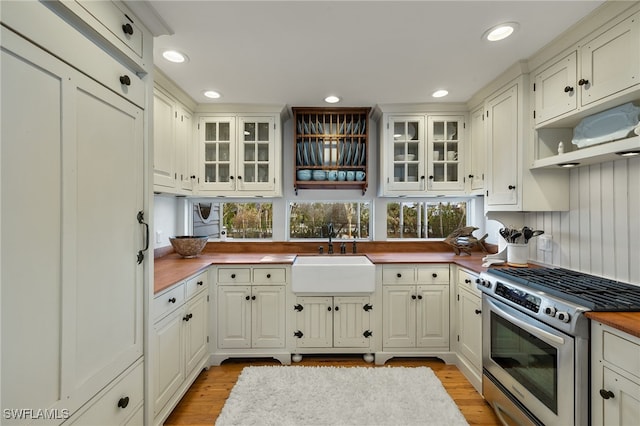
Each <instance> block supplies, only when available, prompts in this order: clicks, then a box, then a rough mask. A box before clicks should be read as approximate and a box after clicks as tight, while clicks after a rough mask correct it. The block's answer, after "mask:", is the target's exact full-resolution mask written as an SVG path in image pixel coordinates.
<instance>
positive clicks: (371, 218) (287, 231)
mask: <svg viewBox="0 0 640 426" xmlns="http://www.w3.org/2000/svg"><path fill="white" fill-rule="evenodd" d="M292 203H296V204H313V203H324V204H332V203H340V204H344V203H361V204H363V203H364V204H369V237H367V238H355V240H356V241H358V242H360V241H375V235H374V233H375V202H374V200H373V199H366V200H320V199H314V200H295V199H288V200H286V203H285V210H286V213H285V216H286V217H285V236H286V241H290V242H319V241H326V240H327V238H326V237H325V238H320V237H318V238H292V237H291V204H292ZM336 241H347V240H343V239H337V240H336ZM348 241H353V239H351V240H348Z"/></svg>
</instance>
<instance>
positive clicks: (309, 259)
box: [291, 256, 376, 294]
mask: <svg viewBox="0 0 640 426" xmlns="http://www.w3.org/2000/svg"><path fill="white" fill-rule="evenodd" d="M375 269H376V267H375V265H374V264H373V263H371V261H370V260H369V259H368V258H367V257H366V256H297V257H296V259H295V261H294V262H293V266H292V267H291V276H292V278H291V289H292V290H293V292H294V293H314V294H319V293H320V294H336V293H373V291H374V289H375Z"/></svg>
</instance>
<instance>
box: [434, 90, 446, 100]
mask: <svg viewBox="0 0 640 426" xmlns="http://www.w3.org/2000/svg"><path fill="white" fill-rule="evenodd" d="M448 94H449V92H448V91H447V90H444V89H440V90H436V91H435V92H433V94H432V95H431V96H433V97H434V98H442V97H443V96H447V95H448Z"/></svg>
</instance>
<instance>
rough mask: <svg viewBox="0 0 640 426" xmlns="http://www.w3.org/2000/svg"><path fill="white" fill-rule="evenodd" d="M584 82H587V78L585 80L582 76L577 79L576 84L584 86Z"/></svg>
mask: <svg viewBox="0 0 640 426" xmlns="http://www.w3.org/2000/svg"><path fill="white" fill-rule="evenodd" d="M585 84H589V80H585V79H584V78H581V79H580V80H578V86H584V85H585Z"/></svg>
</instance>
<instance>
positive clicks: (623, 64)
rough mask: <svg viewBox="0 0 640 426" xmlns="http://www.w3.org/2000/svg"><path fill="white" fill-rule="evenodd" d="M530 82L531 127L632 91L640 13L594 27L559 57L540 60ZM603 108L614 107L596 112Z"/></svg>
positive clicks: (639, 59) (639, 65)
mask: <svg viewBox="0 0 640 426" xmlns="http://www.w3.org/2000/svg"><path fill="white" fill-rule="evenodd" d="M534 83H535V84H534V86H533V89H534V95H535V110H534V118H535V124H536V126H541V125H546V124H547V123H548V122H550V121H553V120H554V119H557V118H561V117H566V115H568V113H575V112H580V111H585V114H583V115H586V114H587V113H589V110H590V109H591V107H592V106H594V104H598V103H601V102H602V101H605V100H607V98H615V97H616V96H619V95H621V94H623V93H624V92H625V91H630V90H637V89H634V87H636V88H637V86H638V84H639V83H640V14H638V13H635V14H633V15H631V16H629V17H627V18H626V19H623V20H621V21H620V22H614V23H613V24H609V25H608V26H606V27H605V28H604V29H599V30H598V31H595V32H594V33H592V34H590V35H589V36H587V37H586V38H584V39H583V40H581V41H580V42H578V43H576V45H574V46H573V47H572V49H571V50H570V51H569V52H567V53H566V54H564V55H563V56H562V57H561V58H560V59H557V60H556V59H554V60H551V61H549V62H547V63H545V64H543V65H542V66H540V67H539V68H538V70H536V71H534ZM619 103H624V101H620V102H619ZM608 106H614V105H613V104H608V105H605V106H603V107H602V108H600V110H602V109H604V108H606V107H608ZM594 112H595V111H594Z"/></svg>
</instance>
